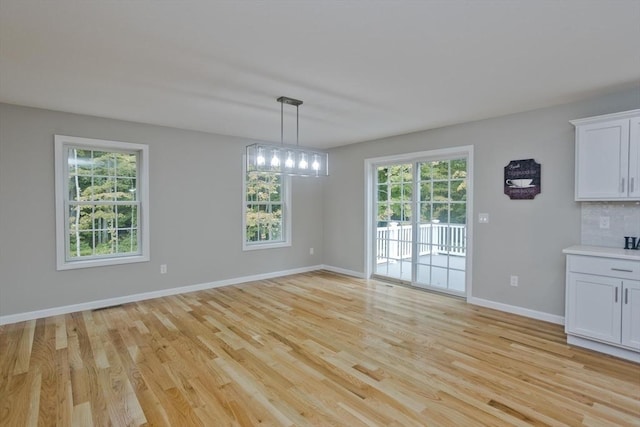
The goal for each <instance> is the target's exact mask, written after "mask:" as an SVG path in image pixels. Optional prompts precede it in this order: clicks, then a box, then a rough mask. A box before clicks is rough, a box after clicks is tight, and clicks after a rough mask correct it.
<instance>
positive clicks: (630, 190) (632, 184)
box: [629, 177, 636, 193]
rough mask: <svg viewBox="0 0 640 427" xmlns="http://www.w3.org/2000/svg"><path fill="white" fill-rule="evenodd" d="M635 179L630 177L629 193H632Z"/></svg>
mask: <svg viewBox="0 0 640 427" xmlns="http://www.w3.org/2000/svg"><path fill="white" fill-rule="evenodd" d="M635 181H636V179H635V178H634V177H631V182H630V183H629V193H633V189H634V187H635V185H634V184H635Z"/></svg>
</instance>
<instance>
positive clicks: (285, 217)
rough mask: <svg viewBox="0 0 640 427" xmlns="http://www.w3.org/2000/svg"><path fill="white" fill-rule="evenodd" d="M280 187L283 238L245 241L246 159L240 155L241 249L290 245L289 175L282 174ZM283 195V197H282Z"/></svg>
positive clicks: (249, 249) (252, 249) (248, 249)
mask: <svg viewBox="0 0 640 427" xmlns="http://www.w3.org/2000/svg"><path fill="white" fill-rule="evenodd" d="M281 188H282V189H283V190H282V191H283V192H284V195H281V199H280V200H281V201H282V222H283V223H284V226H283V233H284V240H283V241H282V242H270V241H265V242H252V243H250V242H247V159H246V154H243V155H242V250H243V251H255V250H260V249H274V248H286V247H290V246H291V218H292V216H291V177H290V176H288V175H284V174H282V184H281ZM283 196H284V197H283Z"/></svg>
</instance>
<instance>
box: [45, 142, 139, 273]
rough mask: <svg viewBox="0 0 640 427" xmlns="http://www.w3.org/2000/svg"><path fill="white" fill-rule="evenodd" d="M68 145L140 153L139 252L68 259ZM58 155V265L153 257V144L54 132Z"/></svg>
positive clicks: (102, 263) (83, 265)
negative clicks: (150, 155) (151, 173)
mask: <svg viewBox="0 0 640 427" xmlns="http://www.w3.org/2000/svg"><path fill="white" fill-rule="evenodd" d="M67 147H86V148H87V149H92V150H96V149H98V150H100V149H102V150H106V151H110V150H121V151H131V152H136V153H137V154H138V174H137V177H136V185H137V187H136V191H137V193H138V198H139V203H140V208H139V209H140V223H139V224H138V233H139V234H141V236H140V237H139V239H140V243H139V253H137V254H135V255H118V256H104V257H100V258H92V259H77V260H69V259H67V244H68V242H67V239H68V235H69V233H68V217H67V213H66V211H67V210H66V208H65V204H66V202H67V199H66V198H67V195H68V191H67V190H68V188H67V186H68V181H69V180H68V175H69V168H68V159H67V155H66V149H67ZM54 158H55V210H56V269H57V270H59V271H60V270H73V269H78V268H89V267H101V266H107V265H119V264H130V263H136V262H146V261H149V260H150V255H149V247H150V238H149V146H148V145H146V144H134V143H130V142H122V141H111V140H104V139H93V138H81V137H76V136H67V135H54Z"/></svg>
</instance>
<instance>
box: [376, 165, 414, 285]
mask: <svg viewBox="0 0 640 427" xmlns="http://www.w3.org/2000/svg"><path fill="white" fill-rule="evenodd" d="M376 172H377V182H376V189H377V199H376V204H377V206H376V212H377V217H376V219H377V221H376V222H377V224H376V234H375V236H376V237H375V241H376V263H375V267H374V272H375V274H379V275H382V276H387V277H391V278H394V279H399V280H406V281H411V271H412V267H411V254H412V245H413V243H412V242H413V239H412V224H411V221H412V220H411V219H412V205H413V165H412V164H411V163H407V164H394V165H384V166H378V167H377V171H376Z"/></svg>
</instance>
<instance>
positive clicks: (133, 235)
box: [55, 135, 149, 270]
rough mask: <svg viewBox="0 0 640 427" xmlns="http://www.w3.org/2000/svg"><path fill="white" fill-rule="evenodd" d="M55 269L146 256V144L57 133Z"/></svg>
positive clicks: (147, 240) (147, 258)
mask: <svg viewBox="0 0 640 427" xmlns="http://www.w3.org/2000/svg"><path fill="white" fill-rule="evenodd" d="M55 162H56V164H55V172H56V173H55V180H56V181H55V185H56V252H57V267H58V270H68V269H74V268H85V267H95V266H103V265H113V264H125V263H131V262H142V261H148V260H149V232H148V229H149V208H148V205H149V202H148V200H149V197H148V194H149V192H148V182H149V180H148V170H149V168H148V146H146V145H141V144H130V143H126V142H116V141H104V140H99V139H89V138H77V137H72V136H63V135H56V136H55Z"/></svg>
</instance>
